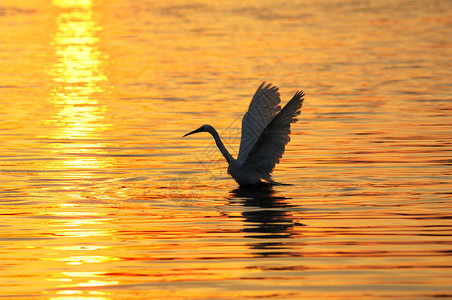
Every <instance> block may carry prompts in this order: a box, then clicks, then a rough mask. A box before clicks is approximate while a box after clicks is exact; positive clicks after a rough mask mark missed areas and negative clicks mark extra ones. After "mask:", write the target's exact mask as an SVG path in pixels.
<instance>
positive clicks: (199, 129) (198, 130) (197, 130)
mask: <svg viewBox="0 0 452 300" xmlns="http://www.w3.org/2000/svg"><path fill="white" fill-rule="evenodd" d="M201 131H202V130H201V127H199V128H198V129H196V130H193V131H192V132H189V133H187V134H185V135H184V136H183V137H186V136H187V135H190V134H193V133H197V132H201Z"/></svg>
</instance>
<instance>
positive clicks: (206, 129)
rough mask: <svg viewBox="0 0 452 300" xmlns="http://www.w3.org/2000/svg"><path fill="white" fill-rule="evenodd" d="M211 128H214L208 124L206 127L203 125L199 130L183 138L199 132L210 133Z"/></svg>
mask: <svg viewBox="0 0 452 300" xmlns="http://www.w3.org/2000/svg"><path fill="white" fill-rule="evenodd" d="M211 128H212V126H210V125H207V124H206V125H202V126H201V127H199V128H198V129H196V130H193V131H191V132H189V133H187V134H186V135H184V136H183V137H186V136H187V135H190V134H193V133H198V132H209V131H210V129H211Z"/></svg>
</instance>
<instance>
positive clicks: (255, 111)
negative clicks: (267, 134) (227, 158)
mask: <svg viewBox="0 0 452 300" xmlns="http://www.w3.org/2000/svg"><path fill="white" fill-rule="evenodd" d="M280 103H281V99H280V98H279V92H278V88H277V87H276V86H273V85H271V84H270V83H269V84H266V83H265V82H263V83H262V84H261V85H260V86H259V88H258V89H257V91H256V93H255V94H254V96H253V99H252V100H251V103H250V106H249V108H248V112H247V113H246V114H245V115H244V116H243V119H242V139H241V141H240V150H239V155H238V157H237V160H238V161H239V162H240V163H244V162H245V160H246V159H247V157H248V154H249V153H250V151H251V150H252V149H253V147H254V146H255V144H256V142H257V141H258V139H259V137H260V136H261V135H262V132H263V131H264V129H265V128H266V127H267V125H268V124H270V122H271V121H272V120H273V119H274V118H275V115H276V114H277V113H278V112H279V111H280V110H281V106H279V104H280Z"/></svg>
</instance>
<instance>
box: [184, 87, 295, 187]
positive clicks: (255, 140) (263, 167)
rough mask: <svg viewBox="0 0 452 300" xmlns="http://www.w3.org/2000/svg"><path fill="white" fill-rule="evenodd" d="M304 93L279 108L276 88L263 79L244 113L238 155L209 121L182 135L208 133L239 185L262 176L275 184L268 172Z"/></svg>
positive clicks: (286, 139)
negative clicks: (232, 153) (228, 146)
mask: <svg viewBox="0 0 452 300" xmlns="http://www.w3.org/2000/svg"><path fill="white" fill-rule="evenodd" d="M303 96H304V93H303V92H302V91H298V92H297V93H295V95H294V96H293V98H292V99H291V100H290V101H289V102H288V103H287V105H286V106H285V107H284V108H283V109H281V106H280V105H279V104H280V103H281V99H280V98H279V92H278V88H277V87H275V86H272V85H271V84H265V82H264V83H262V84H261V85H260V86H259V88H258V89H257V91H256V93H255V94H254V96H253V99H252V100H251V104H250V107H249V109H248V112H247V113H246V114H245V115H244V116H243V120H242V139H241V141H240V150H239V155H238V156H237V159H235V158H234V157H232V155H231V154H230V153H229V152H228V150H227V149H226V147H225V146H224V144H223V142H222V141H221V138H220V136H219V135H218V132H217V131H216V130H215V129H214V128H213V127H212V126H210V125H203V126H201V127H199V128H198V129H196V130H194V131H192V132H189V133H187V134H186V135H184V136H187V135H190V134H193V133H197V132H208V133H210V134H211V135H212V136H213V138H214V139H215V143H216V144H217V147H218V149H219V150H220V151H221V153H222V154H223V156H224V158H225V159H226V161H227V162H228V163H229V167H228V173H229V174H230V175H231V176H232V178H234V179H235V181H236V182H237V183H238V184H239V185H240V186H243V185H255V184H261V183H262V180H264V181H265V182H266V183H269V184H275V182H274V181H273V180H272V178H271V173H272V171H273V169H274V167H275V165H276V164H277V163H279V159H280V158H281V157H282V155H283V153H284V149H285V147H286V145H287V143H288V142H289V141H290V137H289V134H290V124H291V123H295V122H296V121H297V116H298V115H299V114H300V110H301V106H302V104H303Z"/></svg>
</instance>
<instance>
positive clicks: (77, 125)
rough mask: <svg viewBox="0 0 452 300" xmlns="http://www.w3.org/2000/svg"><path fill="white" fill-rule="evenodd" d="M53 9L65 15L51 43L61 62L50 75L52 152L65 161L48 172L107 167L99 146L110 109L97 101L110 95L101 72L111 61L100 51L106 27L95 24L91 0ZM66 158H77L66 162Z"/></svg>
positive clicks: (64, 1) (59, 0) (58, 0)
mask: <svg viewBox="0 0 452 300" xmlns="http://www.w3.org/2000/svg"><path fill="white" fill-rule="evenodd" d="M53 4H54V5H55V6H57V7H59V8H61V9H62V11H61V12H60V14H59V16H58V17H57V20H56V24H57V31H56V32H55V35H54V37H53V42H52V45H53V46H54V48H55V54H56V58H57V62H56V63H55V65H54V66H53V68H52V69H51V71H50V74H51V76H52V78H53V81H54V84H53V86H52V88H51V98H50V101H51V102H52V103H53V104H54V105H55V107H56V108H57V109H58V110H59V111H58V112H57V113H56V114H55V118H54V122H55V123H56V125H57V127H58V131H57V132H55V133H53V134H52V138H53V139H55V140H56V142H55V143H53V144H52V147H53V148H54V152H56V153H58V154H65V156H66V158H67V159H65V160H64V161H63V162H61V161H58V162H50V163H49V165H48V168H49V169H55V168H61V167H62V166H64V167H66V168H70V169H74V168H101V167H105V166H106V165H107V164H108V159H107V158H105V157H101V155H102V154H104V152H103V151H102V148H103V146H102V145H101V144H99V143H98V142H96V137H97V136H98V135H99V134H100V132H102V131H104V130H105V129H106V128H108V127H109V126H110V125H109V124H107V123H106V122H105V121H104V118H105V110H106V108H105V106H104V105H101V104H100V103H99V100H98V99H99V97H100V96H102V94H104V93H106V92H108V88H106V87H108V79H107V76H106V75H105V74H104V72H103V67H102V65H103V63H104V61H105V60H106V59H107V58H108V56H107V55H105V54H103V53H102V52H101V51H100V50H99V48H98V47H97V43H98V42H99V37H98V33H99V31H101V30H102V27H100V26H99V25H97V24H96V22H95V21H94V19H93V12H92V10H91V6H92V3H91V1H89V0H85V1H75V0H54V1H53ZM60 140H62V141H65V142H61V141H60ZM69 141H70V142H69ZM68 152H69V153H71V154H73V156H74V157H73V158H72V157H67V153H68ZM75 154H79V155H75ZM80 154H82V155H85V156H82V157H81V156H80ZM100 158H102V159H100Z"/></svg>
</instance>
